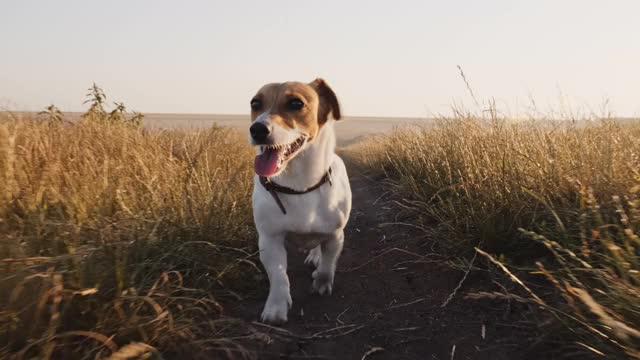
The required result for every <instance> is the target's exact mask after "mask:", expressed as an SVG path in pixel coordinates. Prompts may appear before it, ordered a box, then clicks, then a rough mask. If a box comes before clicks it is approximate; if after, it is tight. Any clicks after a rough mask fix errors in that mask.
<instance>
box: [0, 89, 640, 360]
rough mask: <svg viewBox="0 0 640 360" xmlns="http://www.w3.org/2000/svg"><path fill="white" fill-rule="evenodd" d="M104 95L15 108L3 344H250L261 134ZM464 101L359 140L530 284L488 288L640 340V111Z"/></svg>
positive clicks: (566, 321)
mask: <svg viewBox="0 0 640 360" xmlns="http://www.w3.org/2000/svg"><path fill="white" fill-rule="evenodd" d="M95 95H96V94H94V98H93V103H92V105H91V108H90V109H89V110H88V112H87V113H86V114H85V115H84V116H83V117H81V118H76V119H73V121H69V120H68V119H65V117H64V116H63V115H62V114H61V113H58V112H57V111H56V109H54V108H51V109H49V111H48V112H47V113H46V114H41V115H38V116H34V115H13V114H10V113H4V114H2V115H0V184H2V187H1V188H0V259H2V260H0V295H1V296H0V315H1V316H0V339H1V340H0V357H1V358H7V357H10V356H13V357H16V358H43V359H47V358H112V359H124V358H135V356H139V355H143V354H151V355H152V358H153V356H155V358H161V357H162V356H167V357H183V358H185V357H188V358H210V356H211V354H212V353H213V352H216V351H218V350H221V349H224V350H225V351H227V354H234V355H237V356H240V355H241V354H242V351H243V349H242V348H241V347H240V345H237V344H236V342H235V341H233V339H234V338H233V329H234V326H236V325H237V324H236V323H235V322H234V320H232V319H228V318H225V317H221V316H220V313H221V311H222V305H221V303H220V299H221V298H225V299H228V296H229V294H230V293H236V292H237V293H242V292H243V291H244V290H245V289H246V288H249V287H251V286H252V283H253V282H254V281H255V279H254V275H256V274H257V273H259V272H260V271H261V268H260V266H259V264H257V263H256V259H257V257H256V253H255V251H256V241H255V233H254V229H253V224H252V218H251V204H250V192H251V187H252V181H251V179H252V176H253V171H252V166H251V162H252V159H253V155H252V150H251V149H250V147H249V146H248V145H246V138H245V136H244V135H239V134H238V133H237V132H236V131H234V130H231V129H228V128H222V127H216V126H214V127H201V128H199V129H193V128H192V129H188V130H187V129H168V130H167V129H164V130H161V129H159V128H157V127H141V126H139V124H138V123H136V122H135V121H129V120H128V119H129V118H130V116H128V115H126V113H125V109H124V107H123V108H121V111H119V112H118V111H113V112H107V111H106V110H105V109H104V107H103V102H102V100H101V98H100V96H95ZM97 95H101V94H100V93H98V94H97ZM457 114H458V115H456V116H454V117H452V118H446V119H445V118H443V119H439V120H435V121H434V122H433V123H430V124H429V125H428V127H425V126H422V127H419V126H418V127H417V125H412V126H411V127H409V128H400V129H396V130H393V131H387V133H385V134H380V135H376V136H375V137H373V138H372V139H369V140H362V141H360V142H358V143H357V144H352V145H351V146H349V147H348V148H346V149H345V150H343V151H345V152H346V153H347V154H348V155H349V158H351V159H353V160H352V161H354V162H355V163H354V164H356V165H357V166H359V167H361V168H363V169H365V171H366V172H367V173H369V174H371V176H377V177H380V178H382V179H383V181H384V183H385V186H387V187H388V189H389V191H391V192H392V193H393V194H394V195H393V196H394V198H395V199H396V201H397V202H398V203H399V204H400V205H401V206H403V207H404V208H406V209H408V210H409V211H411V212H412V213H413V214H415V219H416V220H415V221H416V225H417V226H419V227H420V228H423V229H425V231H428V232H429V234H428V235H429V236H431V237H433V236H435V237H437V238H438V239H439V243H440V244H442V249H443V251H444V252H446V253H447V254H450V255H453V256H456V257H461V258H465V259H467V260H465V263H466V264H468V266H469V269H478V268H482V269H490V270H492V271H495V272H496V273H497V274H501V275H504V276H505V277H506V278H507V279H510V280H512V281H514V282H516V283H517V284H518V286H519V287H521V291H520V292H517V293H513V294H510V293H495V292H476V293H474V294H469V296H470V297H471V298H474V297H475V298H483V297H485V298H486V297H493V298H508V299H509V301H512V300H513V301H522V302H530V303H533V304H534V305H536V306H537V307H539V308H540V309H542V311H543V313H544V314H548V316H547V317H546V318H548V319H550V320H551V322H552V324H553V325H552V326H551V327H552V328H553V329H555V330H554V331H555V332H554V334H558V336H559V337H561V338H562V339H564V340H563V341H567V342H571V343H573V344H577V346H580V347H582V348H584V350H585V351H588V352H591V353H592V354H596V355H597V354H604V355H608V356H611V357H616V356H622V355H621V354H626V356H628V357H631V358H640V350H639V346H638V344H639V342H640V331H639V330H638V328H639V326H640V301H638V298H639V297H640V260H639V258H638V257H639V256H640V238H639V237H638V231H639V226H640V173H639V171H640V170H638V169H640V155H639V154H640V124H639V123H636V122H628V123H620V122H617V121H613V120H595V121H583V122H571V121H566V122H553V121H544V122H542V121H540V122H536V121H510V120H509V119H503V118H500V117H498V116H496V115H495V113H494V115H493V116H490V117H485V116H476V115H472V114H463V113H460V112H458V113H457ZM143 121H144V120H143ZM385 126H386V125H385ZM387 130H388V129H387ZM354 139H355V137H354ZM351 140H353V139H346V140H345V141H344V143H345V144H348V143H352V142H353V141H351ZM474 248H477V249H478V250H476V251H474ZM478 255H479V256H478ZM166 269H173V270H171V271H166ZM425 276H426V275H425ZM529 282H534V283H537V284H540V283H544V284H545V287H544V288H546V289H547V291H545V292H544V293H539V292H536V291H533V290H531V288H530V287H529V286H527V284H528V283H529ZM538 288H539V287H538ZM238 298H241V297H238ZM233 301H240V300H233ZM541 321H542V320H541ZM238 326H240V325H238ZM154 354H155V355H154ZM160 354H162V356H161V355H160Z"/></svg>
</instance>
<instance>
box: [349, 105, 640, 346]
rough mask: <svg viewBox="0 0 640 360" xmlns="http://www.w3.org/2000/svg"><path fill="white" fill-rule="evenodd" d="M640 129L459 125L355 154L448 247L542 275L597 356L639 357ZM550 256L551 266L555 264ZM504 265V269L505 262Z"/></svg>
mask: <svg viewBox="0 0 640 360" xmlns="http://www.w3.org/2000/svg"><path fill="white" fill-rule="evenodd" d="M639 154H640V124H638V123H636V122H634V123H621V122H616V121H613V120H596V121H583V122H554V121H537V122H536V121H529V122H527V121H510V120H508V119H501V118H498V117H497V116H495V114H494V115H493V116H491V117H489V118H483V117H479V116H473V115H468V114H462V113H459V114H458V115H457V116H456V117H454V118H443V119H439V120H437V121H436V122H435V123H434V124H432V125H430V126H427V127H412V128H404V129H398V130H396V131H395V132H394V133H393V134H391V135H389V136H381V137H380V138H377V139H375V140H374V141H369V142H367V143H364V144H362V145H360V146H359V147H357V148H356V149H355V150H354V157H355V158H356V159H357V160H358V161H359V162H360V163H361V164H362V165H363V166H365V167H367V168H369V169H370V170H371V171H373V172H374V173H378V174H384V175H385V176H386V178H387V180H388V183H389V184H390V186H391V187H392V189H394V190H395V191H396V194H397V197H398V198H400V199H401V202H402V203H403V204H404V205H405V206H406V207H408V208H410V209H411V211H412V212H413V214H415V215H416V216H417V221H422V222H425V223H428V224H429V225H433V226H435V227H436V229H437V231H436V235H438V236H439V239H440V244H442V246H443V247H445V248H447V249H449V250H450V251H458V252H462V253H463V254H464V253H466V254H470V253H471V252H472V251H473V247H474V246H480V247H481V248H484V249H485V250H488V251H489V252H491V253H493V254H494V255H495V256H494V258H498V259H500V260H506V261H508V262H510V263H519V264H532V265H533V261H534V260H535V259H538V260H539V262H538V264H537V267H538V270H537V273H538V274H542V275H544V276H545V277H546V278H547V279H548V280H549V281H550V283H551V284H553V285H554V286H555V287H556V289H557V294H559V296H560V295H561V296H562V297H560V299H562V300H561V301H560V302H559V303H564V305H559V303H552V304H551V305H549V304H540V305H544V307H545V308H546V309H548V310H550V311H552V313H553V314H554V316H555V317H556V318H557V319H558V320H561V321H560V322H561V323H562V324H564V325H563V326H564V329H565V330H568V331H569V333H570V334H571V336H569V338H570V339H571V340H570V341H571V346H572V347H575V348H577V349H580V350H584V351H585V352H587V353H591V354H594V353H598V352H603V353H604V352H609V354H616V353H618V354H620V353H621V352H626V354H627V356H633V357H636V358H639V357H640V351H639V350H638V349H639V347H638V344H639V342H640V332H638V330H637V329H638V328H639V327H640V301H638V299H639V297H638V295H640V276H639V271H640V261H639V259H638V257H639V256H640V240H638V235H637V234H638V231H639V230H640V229H639V226H640V215H639V214H640V208H639V206H640V203H639V202H638V201H639V200H638V191H639V190H638V189H640V170H639V169H640V155H639ZM549 254H550V255H551V256H548V255H549ZM496 261H497V260H496Z"/></svg>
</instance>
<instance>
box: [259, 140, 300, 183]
mask: <svg viewBox="0 0 640 360" xmlns="http://www.w3.org/2000/svg"><path fill="white" fill-rule="evenodd" d="M306 140H307V137H306V136H305V135H302V136H300V137H299V138H297V139H296V140H295V141H294V142H292V143H290V144H279V145H262V146H261V149H262V154H260V155H257V156H256V160H255V168H256V174H258V175H260V176H267V177H269V176H273V175H274V174H276V173H278V172H279V171H280V170H282V169H283V166H284V164H286V162H287V161H289V160H290V159H291V158H292V157H293V156H294V155H295V154H296V153H297V152H298V150H300V148H301V147H302V145H304V142H305V141H306Z"/></svg>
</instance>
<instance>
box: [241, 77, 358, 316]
mask: <svg viewBox="0 0 640 360" xmlns="http://www.w3.org/2000/svg"><path fill="white" fill-rule="evenodd" d="M336 120H340V105H339V104H338V99H337V98H336V94H335V93H334V92H333V90H331V88H330V87H329V85H327V83H326V82H325V81H324V80H322V79H316V80H314V81H313V82H311V83H309V84H305V83H300V82H285V83H272V84H267V85H265V86H263V87H262V88H261V89H260V90H258V93H257V94H256V95H255V96H254V97H253V98H252V99H251V121H252V123H251V127H250V128H249V133H250V142H251V144H252V145H253V146H254V147H255V148H256V153H257V155H256V158H255V172H256V176H255V179H254V189H253V218H254V221H255V224H256V228H257V230H258V237H259V239H258V245H259V248H260V261H261V262H262V265H263V266H264V268H265V270H266V272H267V275H268V277H269V284H270V288H269V297H268V298H267V302H266V304H265V306H264V310H263V312H262V317H261V319H262V321H263V322H269V323H284V322H286V321H287V313H288V311H289V308H290V307H291V304H292V300H291V294H290V292H289V278H288V276H287V251H286V250H285V243H294V244H295V245H297V246H298V247H300V248H305V249H309V250H310V251H309V255H308V256H307V258H306V260H305V263H307V264H313V265H314V266H315V267H316V270H315V271H314V272H313V275H312V278H313V285H312V290H313V291H314V292H317V293H319V294H320V295H323V294H331V290H332V287H333V278H334V275H335V271H336V264H337V262H338V257H339V256H340V253H341V251H342V244H343V241H344V227H345V226H346V225H347V221H348V220H349V214H350V212H351V187H350V186H349V178H348V176H347V169H346V167H345V165H344V162H343V161H342V159H341V158H340V157H339V156H338V155H336V154H335V146H336V135H335V129H334V124H335V122H336Z"/></svg>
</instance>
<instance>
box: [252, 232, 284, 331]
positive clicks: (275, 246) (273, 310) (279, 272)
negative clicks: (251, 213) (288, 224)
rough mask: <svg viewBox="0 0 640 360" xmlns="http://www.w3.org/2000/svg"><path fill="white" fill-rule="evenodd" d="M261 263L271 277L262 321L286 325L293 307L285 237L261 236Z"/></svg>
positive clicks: (259, 242) (259, 244)
mask: <svg viewBox="0 0 640 360" xmlns="http://www.w3.org/2000/svg"><path fill="white" fill-rule="evenodd" d="M258 246H259V248H260V261H261V262H262V265H263V266H264V269H265V270H266V272H267V275H268V276H269V297H268V298H267V302H266V303H265V305H264V310H263V311H262V317H261V319H262V321H263V322H269V323H276V324H279V323H285V322H286V321H287V313H288V312H289V308H290V307H291V304H292V301H291V293H290V292H289V277H288V276H287V251H286V250H285V247H284V236H282V237H271V236H264V235H259V239H258Z"/></svg>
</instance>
